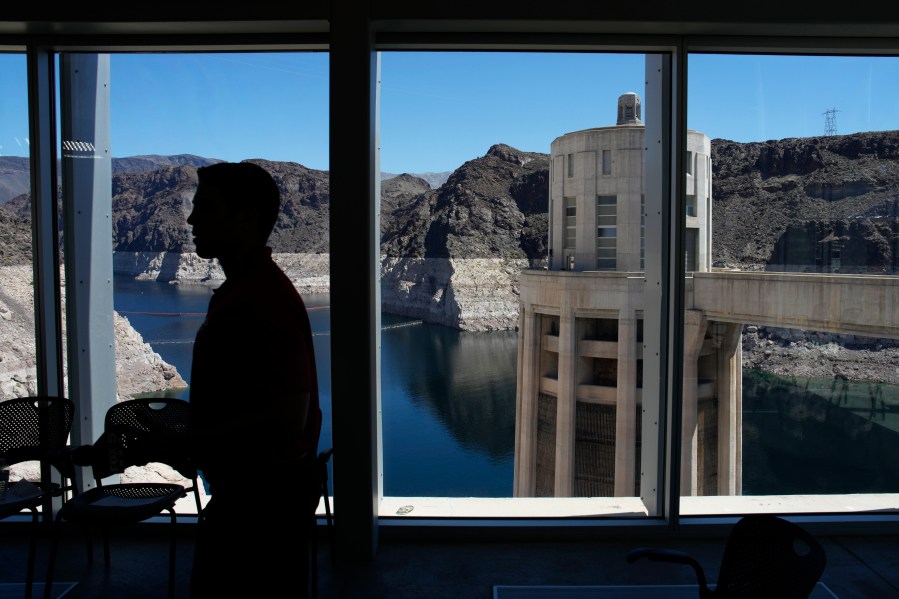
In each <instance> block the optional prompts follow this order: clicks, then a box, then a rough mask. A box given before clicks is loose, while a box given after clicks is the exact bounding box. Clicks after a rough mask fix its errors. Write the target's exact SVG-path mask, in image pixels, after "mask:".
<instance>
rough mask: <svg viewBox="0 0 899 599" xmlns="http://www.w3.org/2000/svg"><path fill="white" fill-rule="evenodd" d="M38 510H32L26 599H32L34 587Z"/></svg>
mask: <svg viewBox="0 0 899 599" xmlns="http://www.w3.org/2000/svg"><path fill="white" fill-rule="evenodd" d="M37 529H38V512H37V508H31V539H29V541H28V571H27V573H26V574H25V599H31V591H32V588H33V586H34V561H35V556H36V554H37Z"/></svg>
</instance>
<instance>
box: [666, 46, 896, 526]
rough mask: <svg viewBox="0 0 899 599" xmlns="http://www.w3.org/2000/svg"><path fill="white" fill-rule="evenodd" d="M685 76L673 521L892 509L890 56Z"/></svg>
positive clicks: (708, 63)
mask: <svg viewBox="0 0 899 599" xmlns="http://www.w3.org/2000/svg"><path fill="white" fill-rule="evenodd" d="M689 67H690V68H689V72H690V79H689V82H688V83H689V104H688V106H689V115H690V116H689V123H688V125H689V130H690V131H691V133H693V134H694V135H698V133H696V132H701V134H703V135H706V136H707V137H708V139H710V140H711V142H710V143H708V142H706V143H707V144H708V145H707V147H708V148H709V151H708V152H705V154H706V155H707V156H708V157H709V159H710V160H711V172H706V171H705V169H704V164H705V160H696V158H699V157H700V156H701V154H703V153H704V152H702V150H700V149H699V146H700V143H701V141H702V140H688V143H693V144H695V148H696V152H698V153H691V152H688V154H687V156H688V169H690V168H692V169H693V172H692V175H693V176H692V179H693V180H692V181H690V178H688V181H687V185H688V189H687V190H686V198H687V209H688V215H689V216H696V217H697V220H698V221H699V222H700V223H702V225H701V227H700V228H699V229H693V228H691V229H687V230H686V232H685V233H686V236H685V251H686V262H687V270H694V269H695V270H696V271H697V272H695V273H688V276H692V278H691V279H688V281H687V285H686V293H687V297H686V303H687V304H688V305H691V306H693V314H692V316H693V317H692V318H687V319H686V320H685V331H684V352H683V353H684V373H683V377H684V378H683V402H684V403H683V429H682V434H683V438H682V441H683V449H682V476H681V493H682V495H683V498H682V500H681V506H682V512H683V513H684V514H710V513H720V512H723V511H726V512H733V511H734V510H735V506H739V510H740V511H772V510H773V511H778V512H843V511H855V510H858V509H895V507H896V499H895V498H896V493H899V459H897V458H896V456H897V455H899V417H897V411H899V378H897V370H896V368H895V361H896V355H897V346H899V343H897V341H896V335H897V332H899V331H897V330H896V329H895V328H894V326H893V324H892V323H893V320H894V319H893V315H892V313H893V311H894V310H893V307H892V305H891V303H890V302H889V301H886V302H885V298H887V297H892V294H893V293H894V292H895V289H896V288H897V285H899V277H897V275H899V271H897V268H896V264H897V262H896V251H897V245H896V239H897V231H899V216H897V215H899V213H897V205H896V194H895V189H896V186H897V184H899V180H897V179H896V175H895V173H897V172H899V171H897V155H896V153H895V152H893V151H892V150H891V149H890V150H887V148H893V147H894V146H895V144H896V140H897V134H896V131H895V130H894V129H895V128H896V122H897V120H896V117H897V111H896V109H895V108H894V107H893V105H892V103H891V98H892V97H893V96H894V95H895V93H894V92H895V90H894V89H893V82H894V81H895V80H896V78H897V75H899V59H896V58H873V57H822V56H760V55H729V56H725V55H715V54H707V55H705V54H696V55H691V56H690V58H689ZM821 81H832V82H839V83H840V84H839V85H833V86H825V87H822V86H821V85H820V82H821ZM723 107H726V110H720V109H718V108H723ZM784 107H789V109H788V110H784ZM694 167H697V168H694ZM704 177H708V178H709V179H710V180H711V190H712V194H711V195H712V197H711V203H710V204H709V205H710V206H711V210H709V211H708V213H706V214H702V213H700V214H695V213H694V214H691V213H690V210H691V209H692V210H694V211H695V210H696V207H697V206H699V207H703V206H706V198H701V197H700V196H701V194H702V193H703V190H704V189H706V188H707V184H706V183H705V182H704V181H703V178H704ZM691 220H692V219H691ZM709 247H710V249H711V255H710V256H704V255H703V254H704V253H705V252H706V251H708V248H709ZM691 266H692V267H693V268H691ZM725 288H727V290H726V291H725ZM862 332H863V333H864V334H863V335H860V333H862ZM850 494H851V495H852V496H853V499H852V500H851V501H848V500H847V495H850ZM771 496H777V498H778V499H777V500H776V501H775V502H772V501H771V499H770V497H771ZM725 498H726V499H727V501H725ZM863 506H866V507H863Z"/></svg>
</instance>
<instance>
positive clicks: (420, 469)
mask: <svg viewBox="0 0 899 599" xmlns="http://www.w3.org/2000/svg"><path fill="white" fill-rule="evenodd" d="M211 295H212V292H211V291H210V289H209V288H207V287H205V286H196V285H169V284H165V283H156V282H146V281H133V280H119V279H117V280H116V283H115V307H116V309H117V310H118V311H119V312H120V313H122V314H123V315H124V316H126V317H127V318H128V319H129V320H130V321H131V323H132V325H133V326H134V328H135V329H137V330H138V331H139V332H140V333H141V335H143V338H144V340H145V341H147V342H148V343H150V345H151V346H152V347H153V349H154V350H155V351H157V352H158V353H159V354H160V355H161V356H162V358H163V359H164V360H166V361H167V362H169V363H171V364H173V365H174V366H175V367H176V368H178V372H180V373H181V376H182V377H184V378H185V380H187V381H188V383H189V382H190V362H191V352H192V350H193V339H194V336H195V335H196V331H197V329H198V328H199V326H200V324H201V323H202V322H203V318H204V315H205V312H206V307H207V305H208V303H209V298H210V296H211ZM304 300H305V302H306V306H307V308H308V309H309V316H310V320H311V322H312V328H313V331H314V333H313V334H314V342H315V351H316V358H317V367H318V375H319V387H320V395H321V402H322V411H323V417H324V418H323V425H322V438H321V447H323V448H324V447H330V445H331V362H330V360H331V359H332V356H331V337H330V328H329V322H330V309H329V298H328V296H327V295H305V296H304ZM382 325H383V330H382V333H381V341H382V352H381V385H382V387H381V403H382V430H383V439H384V441H383V453H384V494H385V495H388V496H443V497H510V496H511V495H512V477H513V460H514V447H515V438H514V435H515V380H516V372H515V371H516V360H517V344H518V337H517V333H516V332H514V331H502V332H492V333H466V332H462V331H457V330H454V329H450V328H448V327H443V326H438V325H429V324H422V323H418V322H414V321H410V320H409V319H404V318H399V317H396V316H391V315H388V314H385V315H383V322H382ZM247 374H250V373H247ZM248 382H249V383H251V382H252V381H246V380H235V385H241V384H247V383H248ZM178 395H179V396H181V397H184V398H188V396H189V391H183V392H180V393H178ZM897 456H899V389H897V387H895V386H892V385H870V384H868V383H850V382H848V381H835V380H830V379H797V378H792V379H787V378H783V377H777V376H773V375H768V374H764V373H761V372H758V371H751V370H745V371H744V373H743V492H744V494H746V495H769V494H793V493H797V494H800V493H801V494H805V493H809V494H817V493H823V494H827V493H872V492H899V457H897Z"/></svg>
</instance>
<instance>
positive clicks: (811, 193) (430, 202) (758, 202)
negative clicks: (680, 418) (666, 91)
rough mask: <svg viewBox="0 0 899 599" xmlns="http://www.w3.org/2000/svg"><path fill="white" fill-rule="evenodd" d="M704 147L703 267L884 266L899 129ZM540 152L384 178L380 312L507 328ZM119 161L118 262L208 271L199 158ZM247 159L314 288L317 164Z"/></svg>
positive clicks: (5, 244)
mask: <svg viewBox="0 0 899 599" xmlns="http://www.w3.org/2000/svg"><path fill="white" fill-rule="evenodd" d="M711 146H712V165H713V179H712V184H713V190H712V197H713V202H714V204H713V209H712V221H713V235H712V238H713V260H714V262H715V264H716V266H732V267H738V268H743V269H749V270H764V269H770V270H799V271H803V270H804V271H813V272H817V271H824V272H834V271H839V272H886V273H895V272H896V262H897V259H896V256H897V255H899V251H897V245H899V242H897V239H899V224H897V216H899V131H884V132H872V133H859V134H855V135H843V136H831V137H821V138H803V139H794V138H791V139H783V140H771V141H766V142H759V143H737V142H732V141H728V140H722V139H715V140H712V143H711ZM548 158H549V157H548V155H547V154H542V153H529V152H521V151H519V150H516V149H515V148H512V147H509V146H507V145H503V144H497V145H495V146H493V147H491V148H490V149H489V150H488V151H487V153H486V154H485V155H484V156H481V157H478V158H475V159H473V160H470V161H468V162H466V163H465V164H463V165H462V166H460V167H459V168H458V169H456V170H455V171H454V172H453V173H452V174H451V175H450V176H449V177H448V178H447V179H446V181H445V182H444V183H443V184H442V185H441V186H440V187H438V188H437V189H432V187H431V184H430V183H429V182H428V181H427V180H425V179H423V178H421V177H417V176H414V175H409V174H403V175H397V176H393V177H391V178H389V179H385V180H384V181H382V184H381V202H382V204H381V250H382V268H381V278H382V299H383V301H384V305H385V309H387V310H389V311H391V312H396V313H399V314H404V315H408V316H413V317H416V318H422V319H424V320H428V321H431V322H437V323H441V324H445V325H448V326H454V327H458V328H462V329H471V330H486V329H491V328H510V327H515V326H516V325H517V291H518V272H519V270H520V269H521V268H525V267H529V266H531V267H533V266H539V265H541V264H543V261H544V259H545V256H546V253H547V247H546V244H547V225H548V219H547V197H548V180H549V175H548V167H549V162H548ZM120 160H123V161H122V162H119V163H118V164H119V165H120V166H122V167H123V168H124V167H126V166H127V167H129V168H132V167H133V168H138V169H141V170H139V171H138V172H126V171H125V170H123V169H118V170H117V172H116V173H115V174H114V175H113V240H112V247H113V249H115V251H116V267H117V268H119V269H120V270H121V272H127V273H129V274H132V275H134V276H141V277H143V278H154V279H158V280H180V281H185V282H188V281H191V280H196V281H200V280H208V279H210V278H212V279H215V278H217V277H220V276H221V273H220V271H218V270H216V268H215V265H211V264H210V263H208V261H203V260H200V259H199V258H197V257H196V255H194V254H192V253H191V251H192V247H191V242H190V235H189V228H188V227H187V225H186V222H185V218H186V216H187V214H188V213H189V211H190V203H191V198H192V195H193V191H194V189H195V186H196V165H197V164H201V163H204V160H205V159H201V158H198V157H190V156H180V157H171V159H169V158H168V157H136V158H135V159H134V160H133V161H132V162H128V161H125V159H120ZM254 161H255V162H258V163H259V164H261V165H262V166H264V167H265V168H266V169H268V170H269V171H270V172H271V173H272V175H273V176H274V177H275V180H276V181H277V182H278V185H279V186H280V187H281V190H282V194H283V198H284V207H283V210H282V214H281V216H280V218H279V220H278V223H277V225H276V228H275V231H274V232H273V234H272V237H271V239H270V243H271V245H272V246H273V248H274V249H275V252H276V253H277V254H278V255H279V256H280V259H282V260H283V261H284V264H286V265H289V268H291V269H292V270H291V272H290V273H289V274H290V276H291V277H292V278H293V279H294V281H295V283H297V284H298V285H301V284H302V285H303V286H304V287H303V289H304V290H313V289H314V290H316V291H322V290H327V272H328V270H327V269H328V265H327V252H328V242H329V228H330V227H329V208H330V189H329V181H328V173H327V172H325V171H317V170H313V169H308V168H306V167H304V166H302V165H299V164H296V163H289V162H272V161H267V160H254ZM156 163H158V164H161V165H162V166H160V167H159V168H155V169H153V170H143V169H145V167H147V166H148V165H152V164H156ZM172 163H177V164H172ZM129 165H130V166H129ZM28 217H29V210H28V196H27V195H22V196H19V197H18V198H15V199H13V200H11V201H9V202H8V203H7V204H5V205H3V206H0V261H2V262H3V263H6V264H9V263H27V262H28V261H30V249H29V248H28V244H27V239H28V236H27V234H26V233H23V227H25V228H26V229H27V226H26V225H27V220H28Z"/></svg>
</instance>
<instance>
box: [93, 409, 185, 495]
mask: <svg viewBox="0 0 899 599" xmlns="http://www.w3.org/2000/svg"><path fill="white" fill-rule="evenodd" d="M189 418H190V404H189V403H188V402H187V401H184V400H182V399H175V398H167V397H149V398H141V399H129V400H125V401H121V402H118V403H116V404H115V405H113V406H112V407H110V408H109V410H107V412H106V420H105V424H104V430H103V434H102V435H101V437H100V439H98V440H97V443H95V444H94V449H95V457H94V460H93V463H92V467H93V470H94V477H95V478H97V479H102V478H106V477H107V476H110V475H112V474H120V473H122V472H124V471H125V468H127V467H129V466H141V465H144V464H147V463H149V462H161V463H164V464H168V465H169V466H171V467H172V468H174V469H176V470H177V471H178V472H180V473H181V474H182V475H183V476H184V477H185V478H189V479H196V477H197V471H196V468H195V467H194V465H193V462H192V460H191V458H190V455H189V452H188V451H187V431H188V426H189Z"/></svg>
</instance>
